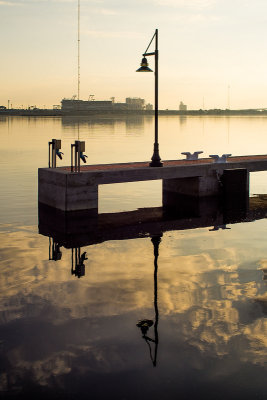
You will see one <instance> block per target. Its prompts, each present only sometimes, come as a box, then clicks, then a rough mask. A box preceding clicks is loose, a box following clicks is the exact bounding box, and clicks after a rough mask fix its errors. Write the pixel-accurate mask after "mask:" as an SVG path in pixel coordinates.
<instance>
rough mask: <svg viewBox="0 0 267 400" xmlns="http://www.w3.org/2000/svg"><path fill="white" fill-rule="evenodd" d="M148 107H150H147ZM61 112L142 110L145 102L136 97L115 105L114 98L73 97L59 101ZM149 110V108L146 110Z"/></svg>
mask: <svg viewBox="0 0 267 400" xmlns="http://www.w3.org/2000/svg"><path fill="white" fill-rule="evenodd" d="M148 106H150V105H148ZM61 109H62V111H72V112H73V111H111V110H116V111H120V110H125V111H127V110H144V109H145V100H144V99H140V98H138V97H127V99H125V103H115V97H111V99H110V100H101V101H97V100H93V99H92V98H91V97H89V100H77V99H76V98H75V96H74V97H73V98H72V99H63V100H61ZM148 109H150V108H148Z"/></svg>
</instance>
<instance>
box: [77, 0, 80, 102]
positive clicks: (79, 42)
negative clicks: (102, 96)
mask: <svg viewBox="0 0 267 400" xmlns="http://www.w3.org/2000/svg"><path fill="white" fill-rule="evenodd" d="M77 97H78V100H80V0H78V96H77Z"/></svg>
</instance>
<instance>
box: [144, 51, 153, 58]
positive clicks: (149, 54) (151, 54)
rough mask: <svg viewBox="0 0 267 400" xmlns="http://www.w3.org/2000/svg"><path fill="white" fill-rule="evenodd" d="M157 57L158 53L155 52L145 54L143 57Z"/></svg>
mask: <svg viewBox="0 0 267 400" xmlns="http://www.w3.org/2000/svg"><path fill="white" fill-rule="evenodd" d="M155 55H156V52H155V51H153V53H144V54H143V56H144V57H145V56H155Z"/></svg>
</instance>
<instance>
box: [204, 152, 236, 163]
mask: <svg viewBox="0 0 267 400" xmlns="http://www.w3.org/2000/svg"><path fill="white" fill-rule="evenodd" d="M231 155H232V154H223V155H222V156H221V157H220V156H219V155H218V154H210V155H209V157H211V158H213V159H214V162H215V163H226V162H227V158H228V157H230V156H231Z"/></svg>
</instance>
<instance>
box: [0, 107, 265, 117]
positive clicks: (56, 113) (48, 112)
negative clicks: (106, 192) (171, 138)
mask: <svg viewBox="0 0 267 400" xmlns="http://www.w3.org/2000/svg"><path fill="white" fill-rule="evenodd" d="M1 115H3V116H4V115H8V116H26V117H62V116H68V117H76V116H77V117H79V116H83V117H92V116H123V115H125V116H131V115H133V116H146V115H151V116H154V110H120V111H119V110H116V111H115V110H108V109H107V110H90V111H88V110H86V111H79V112H77V111H63V110H53V109H36V110H27V109H14V108H12V109H0V116H1ZM159 115H174V116H266V115H267V110H265V109H264V110H256V109H248V110H227V109H226V110H221V109H212V110H187V111H179V110H159Z"/></svg>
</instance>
